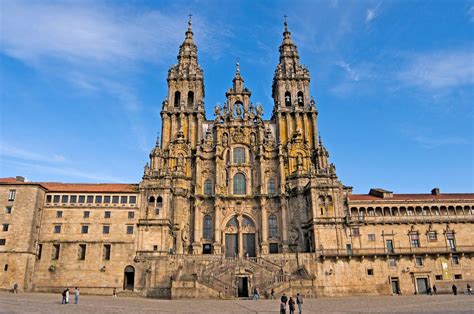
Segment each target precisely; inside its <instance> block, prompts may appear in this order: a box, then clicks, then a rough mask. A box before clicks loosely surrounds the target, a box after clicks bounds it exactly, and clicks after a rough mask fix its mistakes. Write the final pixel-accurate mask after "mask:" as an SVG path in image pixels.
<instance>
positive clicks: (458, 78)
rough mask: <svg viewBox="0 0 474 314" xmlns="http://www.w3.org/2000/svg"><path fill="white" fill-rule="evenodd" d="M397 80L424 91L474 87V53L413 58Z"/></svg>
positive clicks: (458, 52) (450, 52)
mask: <svg viewBox="0 0 474 314" xmlns="http://www.w3.org/2000/svg"><path fill="white" fill-rule="evenodd" d="M411 59H412V61H411V62H410V63H409V64H408V66H407V67H406V68H405V69H403V70H402V71H400V72H399V73H398V79H399V80H400V81H401V82H402V83H404V84H406V85H411V86H417V87H422V88H425V89H445V88H453V87H459V86H468V85H474V52H473V51H471V50H467V51H448V52H437V53H429V54H423V55H416V56H413V57H412V58H411Z"/></svg>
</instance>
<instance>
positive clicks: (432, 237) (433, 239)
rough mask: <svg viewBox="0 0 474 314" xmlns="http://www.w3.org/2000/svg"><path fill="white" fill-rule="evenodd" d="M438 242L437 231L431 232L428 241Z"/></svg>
mask: <svg viewBox="0 0 474 314" xmlns="http://www.w3.org/2000/svg"><path fill="white" fill-rule="evenodd" d="M437 240H438V235H437V234H436V231H429V232H428V241H437Z"/></svg>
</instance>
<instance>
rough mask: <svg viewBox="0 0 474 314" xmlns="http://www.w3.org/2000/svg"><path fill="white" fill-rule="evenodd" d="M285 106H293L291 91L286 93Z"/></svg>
mask: <svg viewBox="0 0 474 314" xmlns="http://www.w3.org/2000/svg"><path fill="white" fill-rule="evenodd" d="M285 106H287V107H291V94H290V92H286V93H285Z"/></svg>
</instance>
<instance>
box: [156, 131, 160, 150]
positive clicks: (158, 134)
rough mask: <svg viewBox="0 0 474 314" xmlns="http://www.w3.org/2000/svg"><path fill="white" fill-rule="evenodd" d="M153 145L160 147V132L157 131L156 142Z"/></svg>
mask: <svg viewBox="0 0 474 314" xmlns="http://www.w3.org/2000/svg"><path fill="white" fill-rule="evenodd" d="M155 146H156V147H160V132H157V134H156V143H155Z"/></svg>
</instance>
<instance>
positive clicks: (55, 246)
mask: <svg viewBox="0 0 474 314" xmlns="http://www.w3.org/2000/svg"><path fill="white" fill-rule="evenodd" d="M60 250H61V245H60V244H53V251H52V253H51V259H52V260H58V259H59V252H60Z"/></svg>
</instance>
